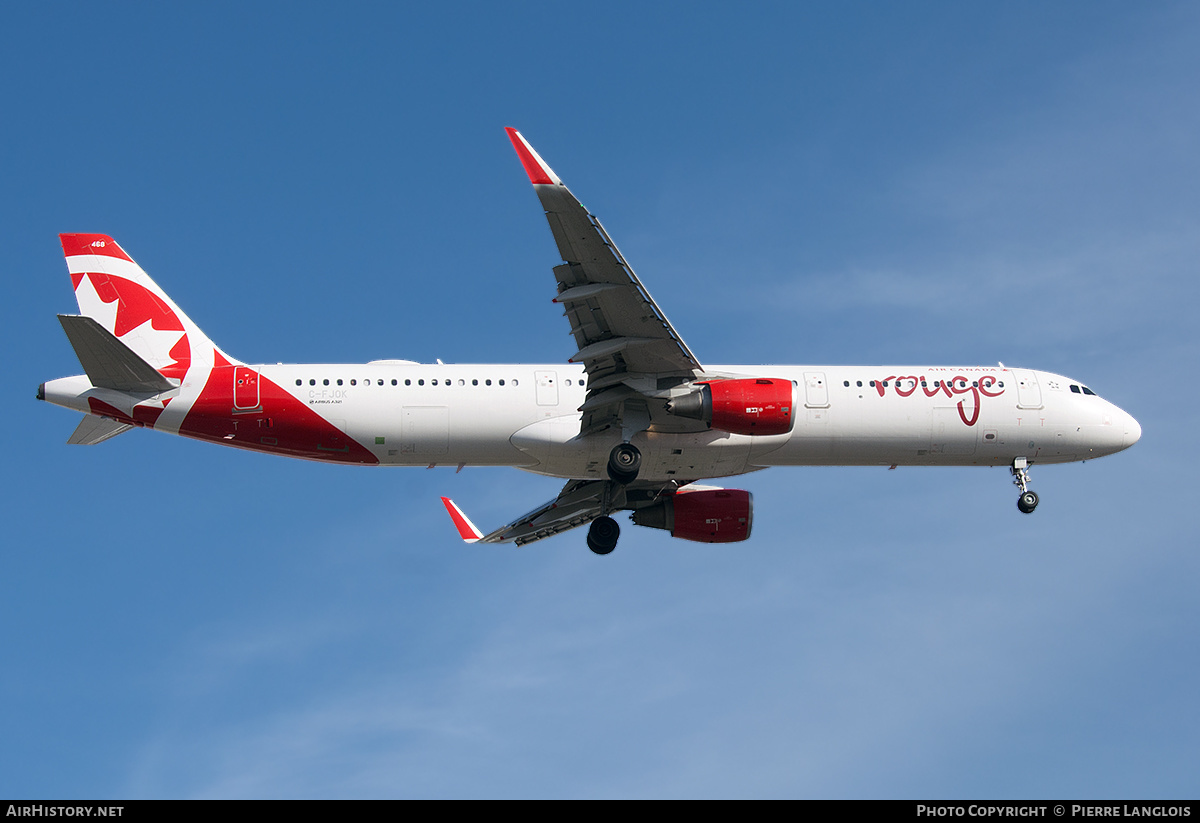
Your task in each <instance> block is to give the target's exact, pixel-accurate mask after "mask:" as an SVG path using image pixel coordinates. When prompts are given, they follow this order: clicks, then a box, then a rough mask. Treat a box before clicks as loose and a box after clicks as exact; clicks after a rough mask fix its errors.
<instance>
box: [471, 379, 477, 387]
mask: <svg viewBox="0 0 1200 823" xmlns="http://www.w3.org/2000/svg"><path fill="white" fill-rule="evenodd" d="M471 385H472V386H478V385H479V381H478V380H472V381H471Z"/></svg>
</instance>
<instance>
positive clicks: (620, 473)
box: [608, 443, 642, 486]
mask: <svg viewBox="0 0 1200 823" xmlns="http://www.w3.org/2000/svg"><path fill="white" fill-rule="evenodd" d="M641 467H642V453H641V452H640V451H638V449H637V446H635V445H633V444H632V443H618V444H617V445H615V446H613V450H612V451H611V452H609V453H608V476H609V477H610V478H612V481H613V482H614V483H620V484H621V485H622V486H624V485H627V484H629V483H632V482H633V481H634V480H636V479H637V476H638V470H639V469H641Z"/></svg>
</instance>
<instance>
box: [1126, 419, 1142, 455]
mask: <svg viewBox="0 0 1200 823" xmlns="http://www.w3.org/2000/svg"><path fill="white" fill-rule="evenodd" d="M1124 422H1125V437H1124V439H1123V441H1122V442H1123V444H1124V446H1125V448H1129V447H1130V446H1132V445H1133V444H1134V443H1136V442H1138V441H1139V440H1141V439H1142V427H1141V426H1140V425H1139V424H1138V422H1137V421H1136V420H1134V419H1133V415H1131V414H1125V421H1124Z"/></svg>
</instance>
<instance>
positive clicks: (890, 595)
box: [0, 3, 1200, 798]
mask: <svg viewBox="0 0 1200 823" xmlns="http://www.w3.org/2000/svg"><path fill="white" fill-rule="evenodd" d="M510 5H511V4H510ZM1198 37H1200V11H1198V10H1197V8H1196V6H1195V5H1194V4H1187V3H1158V4H1136V5H1135V4H1122V3H1086V4H1058V5H1050V6H1047V5H1046V4H1039V3H1011V4H1003V5H1002V6H999V5H994V4H993V5H987V4H956V3H909V4H868V3H848V4H836V5H834V4H820V5H818V4H777V5H776V4H752V5H750V7H749V8H746V7H745V6H738V7H736V8H735V7H734V6H731V5H715V4H704V3H699V4H697V3H688V4H661V5H657V6H654V7H652V8H644V7H642V6H641V5H640V4H626V3H609V4H604V5H603V6H596V5H594V4H591V5H587V4H575V5H571V6H568V5H564V4H539V3H522V4H516V5H515V8H508V7H504V8H501V7H500V6H494V5H492V4H478V5H475V4H440V5H438V7H437V8H436V9H435V8H432V7H430V5H429V4H420V5H417V4H413V5H411V6H404V5H400V4H350V5H348V6H343V7H338V8H336V9H335V8H333V7H330V6H326V5H310V4H303V3H289V4H259V5H257V6H254V5H252V6H250V7H249V8H247V7H246V6H245V5H243V4H222V3H213V4H205V5H204V6H203V7H197V8H195V9H179V8H175V7H174V6H172V5H170V4H167V5H161V4H160V5H153V6H151V5H146V4H121V3H117V4H102V5H97V4H78V5H76V4H56V5H50V4H38V5H37V6H36V7H34V8H24V7H22V8H12V9H9V10H7V12H6V25H5V31H4V40H5V42H4V48H3V49H0V66H3V70H4V77H5V78H6V80H5V83H4V87H3V91H0V95H2V99H3V111H4V115H5V117H4V119H5V128H4V129H3V130H2V132H0V140H2V144H3V149H4V151H3V161H2V162H3V164H4V165H3V169H4V176H3V179H4V186H3V189H2V191H3V198H2V199H0V208H2V209H3V215H2V216H3V226H4V236H5V238H6V246H7V248H8V249H9V264H8V272H9V274H8V282H9V283H10V285H13V286H14V291H15V294H11V295H10V298H9V299H8V300H6V301H4V303H3V307H2V311H3V317H4V323H3V325H2V327H0V329H2V330H0V334H3V343H4V350H5V351H6V352H7V353H8V357H7V358H6V360H5V366H4V374H5V381H4V382H5V384H6V385H7V387H8V390H7V391H8V407H9V408H10V410H12V411H13V412H14V416H13V419H11V420H10V433H11V434H12V435H13V448H12V449H10V452H9V457H8V460H7V466H8V470H7V471H6V472H5V473H4V480H3V483H4V493H3V494H2V495H0V506H2V507H3V508H2V513H3V516H4V523H5V524H6V526H7V535H6V539H5V541H4V545H5V548H4V550H3V552H0V586H3V598H0V661H3V664H2V665H0V700H2V701H3V705H4V707H5V708H4V711H3V712H2V713H0V741H3V742H2V743H0V796H27V797H31V796H43V797H95V798H104V797H360V796H382V797H411V796H423V797H428V796H435V797H476V796H484V797H510V796H518V797H529V796H533V797H628V796H634V797H663V796H669V797H694V796H701V797H709V796H713V797H776V796H778V797H1083V798H1102V797H1195V795H1196V789H1197V781H1196V777H1195V763H1196V760H1197V756H1198V755H1200V709H1198V708H1197V703H1196V700H1195V695H1196V694H1197V693H1198V692H1200V654H1198V651H1200V649H1198V647H1197V639H1196V630H1195V627H1196V625H1198V624H1200V607H1198V606H1197V600H1196V597H1195V591H1196V588H1197V583H1198V577H1200V559H1198V556H1197V551H1196V547H1197V544H1198V543H1200V541H1198V539H1197V538H1198V536H1200V529H1198V528H1197V525H1196V519H1195V517H1194V516H1193V505H1194V501H1195V498H1196V492H1197V482H1196V480H1195V476H1194V471H1195V466H1196V462H1197V457H1198V456H1200V455H1197V450H1196V446H1195V441H1194V438H1192V437H1191V436H1189V433H1190V432H1191V430H1192V428H1193V426H1194V422H1195V412H1194V409H1195V407H1196V404H1197V400H1198V399H1200V397H1198V395H1200V392H1198V391H1197V387H1196V381H1195V377H1194V375H1195V373H1196V371H1197V368H1198V366H1200V362H1198V361H1200V357H1198V353H1200V346H1198V334H1197V331H1196V323H1195V319H1194V314H1195V307H1196V305H1197V301H1198V299H1200V294H1198V287H1197V278H1196V271H1197V262H1196V261H1197V260H1200V232H1198V230H1197V221H1196V217H1197V215H1198V214H1200V185H1198V184H1200V175H1198V171H1200V161H1198V160H1197V154H1196V151H1195V136H1196V134H1197V133H1200V96H1198V93H1197V91H1196V82H1195V80H1196V77H1197V76H1200V50H1197V49H1196V47H1195V44H1196V43H1197V42H1198ZM509 125H511V126H516V127H517V128H520V129H521V130H522V132H523V133H524V134H525V135H526V137H528V138H529V140H530V141H531V142H532V144H533V145H534V146H535V147H536V148H537V149H538V151H539V152H540V153H541V154H542V156H543V157H545V158H546V160H547V161H548V162H549V163H550V164H551V165H552V166H553V167H554V169H555V170H556V171H557V172H558V173H559V174H560V175H561V176H562V177H563V179H564V180H565V181H566V182H567V183H568V185H570V186H571V187H572V190H573V191H574V192H575V193H576V194H577V195H578V196H579V197H580V198H581V199H582V200H583V201H584V202H585V203H586V204H587V205H588V206H589V208H591V209H592V210H593V211H594V212H595V213H596V214H597V215H599V216H600V218H601V219H602V220H604V222H605V225H606V227H607V228H608V230H609V231H610V233H611V234H612V235H613V236H614V238H615V239H616V241H617V242H618V243H619V244H620V245H621V248H622V251H623V252H624V253H625V255H626V256H627V257H628V258H629V260H630V262H631V263H632V264H633V266H634V267H635V268H636V269H637V271H638V273H639V275H640V276H641V277H642V279H643V280H644V281H645V282H646V283H647V285H648V287H649V288H650V289H651V291H652V292H653V293H654V295H655V297H656V298H657V299H658V301H659V302H660V303H661V304H662V305H663V307H664V308H665V310H666V311H667V313H668V314H669V315H670V317H671V319H672V321H673V322H674V324H675V325H676V326H677V328H679V329H680V331H681V332H682V334H683V335H684V336H685V338H686V339H687V341H688V343H689V344H690V346H691V348H692V349H693V350H694V351H695V352H696V354H697V356H698V357H699V358H700V359H701V361H702V362H735V363H736V362H748V363H757V362H766V363H770V362H783V363H944V364H973V363H992V362H995V361H997V360H1003V361H1004V362H1005V363H1006V364H1008V365H1019V366H1027V367H1032V368H1038V369H1044V370H1048V371H1054V372H1058V373H1063V374H1067V375H1071V376H1072V377H1074V378H1076V379H1078V380H1081V381H1083V382H1086V383H1087V384H1088V385H1090V386H1091V387H1093V388H1094V389H1095V390H1096V391H1098V392H1099V393H1100V394H1101V395H1103V396H1104V397H1106V398H1107V399H1109V400H1111V401H1113V402H1115V403H1116V404H1117V405H1119V406H1121V407H1122V408H1124V409H1126V410H1128V411H1129V412H1131V413H1132V414H1133V415H1134V416H1135V417H1137V418H1138V420H1139V421H1140V422H1141V424H1142V427H1143V430H1144V435H1143V437H1142V440H1141V442H1140V443H1139V444H1138V445H1137V446H1136V447H1135V448H1133V449H1132V450H1130V451H1128V452H1125V453H1123V454H1120V455H1117V456H1114V457H1111V458H1106V459H1103V460H1100V461H1097V462H1090V463H1086V464H1073V465H1069V466H1061V467H1045V468H1035V469H1034V470H1033V472H1032V479H1033V482H1034V486H1033V487H1034V488H1035V489H1036V490H1037V491H1038V492H1039V494H1040V495H1041V498H1042V504H1041V506H1040V508H1039V509H1038V511H1037V513H1036V514H1034V515H1033V516H1030V517H1025V516H1022V515H1021V514H1020V513H1018V512H1017V510H1016V507H1015V505H1014V500H1015V497H1016V493H1015V489H1014V488H1013V487H1012V486H1011V485H1010V482H1009V478H1008V476H1007V473H1006V472H1003V471H1002V470H999V469H993V470H982V469H944V470H939V469H899V470H897V471H894V472H888V471H886V470H883V469H878V470H876V469H792V470H780V469H776V470H772V471H769V472H763V473H758V474H755V475H751V476H748V477H746V478H743V479H742V480H740V481H737V484H738V485H741V486H743V487H745V488H748V489H750V490H751V491H752V492H753V493H754V495H755V501H756V512H755V531H754V536H753V538H752V540H751V541H749V542H747V543H743V544H737V545H731V546H720V547H711V546H700V545H695V544H690V543H686V542H683V541H675V540H671V539H670V538H669V537H668V536H667V535H666V534H665V533H662V532H658V531H653V530H648V529H635V528H632V527H630V528H626V529H625V530H624V533H623V536H622V540H621V545H620V547H619V548H618V550H617V551H616V552H615V553H614V554H613V555H611V556H609V557H607V558H597V557H594V556H593V555H591V553H589V552H588V551H587V550H586V549H585V548H584V546H583V534H582V533H581V532H575V533H571V534H568V535H566V536H562V537H559V538H556V539H552V540H548V541H544V542H542V543H539V544H537V545H536V546H532V547H527V548H525V549H513V548H511V547H500V548H495V547H489V548H474V547H465V546H464V545H463V544H462V543H460V542H459V541H458V539H457V537H456V535H455V533H454V532H453V530H452V528H451V527H450V524H449V522H448V520H447V519H446V517H445V514H444V512H443V511H442V509H441V507H440V504H439V503H438V500H437V497H438V495H439V494H451V495H453V496H454V497H455V499H456V500H458V501H459V502H460V503H461V504H462V505H463V507H464V508H465V509H467V511H469V512H470V514H471V516H472V518H473V519H475V521H476V522H477V523H478V524H480V525H481V526H484V527H491V526H494V525H497V524H499V523H502V522H507V521H508V520H509V519H511V517H512V516H513V515H514V514H515V513H519V512H521V511H525V510H527V509H529V508H531V507H532V506H533V505H535V504H537V503H539V502H541V501H543V500H545V499H548V498H549V497H551V496H552V495H553V494H555V493H556V491H557V488H558V485H559V484H558V483H557V482H555V481H553V480H550V479H546V478H539V477H534V476H530V475H525V474H522V473H521V472H518V471H516V470H500V469H488V470H482V469H481V470H474V471H464V472H462V473H461V474H457V475H455V474H454V473H453V471H452V470H442V469H437V470H433V471H425V470H409V469H395V470H382V469H379V470H367V469H350V468H344V467H336V466H332V467H331V466H323V465H317V464H310V463H304V462H294V461H288V460H284V459H279V458H272V457H267V456H261V455H254V454H249V453H242V452H238V451H235V450H225V449H217V448H213V447H211V446H206V445H202V444H198V443H193V442H190V441H185V440H181V439H174V438H169V437H164V436H160V435H155V434H153V433H147V432H133V433H130V434H128V435H125V436H123V437H120V438H118V439H117V440H114V441H110V442H108V443H105V444H102V445H100V446H97V447H94V448H78V447H68V446H66V445H65V442H64V441H65V440H66V438H67V436H68V435H69V433H70V432H71V430H72V428H73V427H74V425H75V423H76V420H75V417H74V415H71V414H69V413H68V412H66V411H64V410H61V409H57V408H54V407H50V406H47V405H44V404H39V403H37V402H36V401H35V400H34V399H33V395H34V391H35V388H36V386H37V384H38V383H39V382H41V381H43V380H47V379H51V378H55V377H60V376H63V375H65V374H70V373H74V372H76V371H78V365H77V362H76V360H75V358H74V355H73V353H72V351H71V349H70V347H69V345H68V344H67V341H66V339H65V337H64V336H63V334H62V332H61V329H60V328H59V327H58V323H57V322H56V321H55V319H54V315H55V313H59V312H71V311H73V310H74V308H75V303H74V299H73V295H72V293H71V289H70V284H69V279H68V277H67V274H66V268H65V266H64V264H63V261H62V258H61V251H60V249H59V247H58V243H57V237H56V235H57V234H58V233H59V232H66V231H79V232H104V233H108V234H111V235H113V236H114V237H116V238H117V239H118V240H119V241H120V242H121V243H122V245H123V246H124V247H125V248H126V249H127V250H128V251H129V252H130V254H131V255H132V256H133V257H134V258H135V259H136V260H137V261H138V262H139V263H140V264H141V265H142V266H143V267H144V268H146V269H147V271H149V272H150V274H151V275H152V276H153V277H154V278H155V279H156V280H157V281H158V282H159V284H160V285H162V286H163V287H164V288H165V289H166V290H167V291H168V292H169V293H170V294H171V295H172V297H173V298H174V299H175V300H176V302H177V303H179V304H180V306H182V307H183V308H184V309H185V311H187V313H188V314H189V315H190V316H191V317H192V318H193V319H194V320H196V321H197V322H198V323H199V324H200V325H201V327H202V328H203V329H204V330H205V331H206V332H207V333H208V334H209V336H211V337H212V338H213V339H214V340H216V341H217V342H218V343H219V345H221V346H222V347H223V348H224V349H226V350H227V351H229V352H230V353H231V354H233V355H234V356H236V357H239V358H241V359H243V360H247V361H251V362H264V361H265V362H274V361H288V362H361V361H365V360H369V359H376V358H383V357H401V358H410V359H418V360H424V361H432V360H433V359H434V358H441V359H443V360H445V361H447V362H473V361H474V362H479V361H483V362H530V361H533V362H544V361H550V362H559V361H561V360H565V359H566V358H567V357H568V356H569V355H570V354H571V353H572V351H573V349H572V346H571V341H570V338H569V337H568V334H567V328H566V325H565V321H563V319H562V318H561V317H559V316H558V312H557V311H556V310H555V309H554V307H553V306H552V304H551V303H550V301H549V298H550V297H551V295H552V294H553V278H552V276H551V273H550V267H551V266H553V265H554V264H555V263H556V262H557V255H556V253H555V249H554V246H553V243H552V240H551V237H550V233H549V231H548V230H547V228H546V225H545V221H544V218H543V217H542V214H541V211H540V208H539V206H538V203H537V199H536V197H535V196H534V194H533V192H532V191H530V188H529V185H528V182H527V179H526V178H525V175H524V172H523V171H522V169H521V166H520V163H519V162H518V160H517V158H516V157H515V156H514V154H513V152H512V148H511V146H510V145H509V143H508V140H507V139H506V138H505V135H504V132H503V130H502V128H503V127H504V126H509Z"/></svg>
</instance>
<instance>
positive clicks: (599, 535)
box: [587, 514, 621, 554]
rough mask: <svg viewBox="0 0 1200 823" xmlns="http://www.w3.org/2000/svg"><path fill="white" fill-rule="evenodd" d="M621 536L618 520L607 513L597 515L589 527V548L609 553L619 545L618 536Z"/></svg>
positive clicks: (598, 552)
mask: <svg viewBox="0 0 1200 823" xmlns="http://www.w3.org/2000/svg"><path fill="white" fill-rule="evenodd" d="M620 536H621V527H620V526H618V525H617V521H616V520H613V519H612V518H611V517H609V516H608V515H607V514H606V515H604V516H603V517H597V518H596V519H595V520H593V521H592V525H591V526H590V527H589V528H588V536H587V544H588V548H589V549H591V550H592V551H594V552H595V553H596V554H608V553H609V552H611V551H612V550H613V549H615V548H616V547H617V538H618V537H620Z"/></svg>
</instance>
